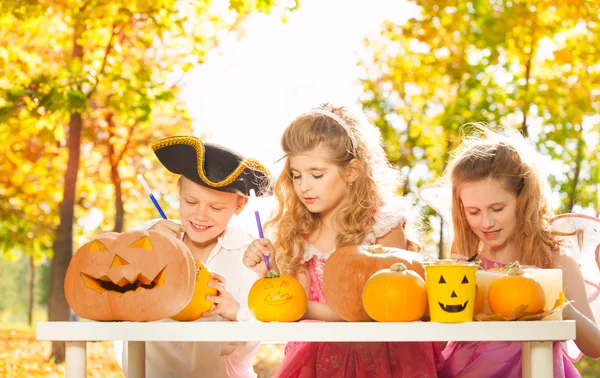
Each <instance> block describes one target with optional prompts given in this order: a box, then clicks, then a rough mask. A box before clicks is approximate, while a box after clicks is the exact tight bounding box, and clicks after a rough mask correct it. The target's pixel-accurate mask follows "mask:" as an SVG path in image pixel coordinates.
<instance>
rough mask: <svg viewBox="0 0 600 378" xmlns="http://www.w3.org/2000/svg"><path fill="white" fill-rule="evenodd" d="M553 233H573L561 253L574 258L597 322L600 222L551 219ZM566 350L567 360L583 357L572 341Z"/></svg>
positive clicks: (584, 217) (578, 216)
mask: <svg viewBox="0 0 600 378" xmlns="http://www.w3.org/2000/svg"><path fill="white" fill-rule="evenodd" d="M551 223H552V228H553V229H554V230H556V231H560V232H565V233H572V234H573V235H570V236H564V237H562V238H563V245H562V250H563V252H565V253H567V254H568V255H570V256H571V257H573V258H574V259H575V260H576V261H577V262H578V263H579V267H580V268H581V273H582V274H583V279H584V281H585V291H586V295H587V299H588V301H589V302H590V307H591V308H592V311H593V313H594V317H595V318H596V321H598V320H600V219H598V218H594V217H591V216H588V215H583V214H561V215H559V216H557V217H555V218H553V219H552V221H551ZM563 345H564V346H565V351H566V352H567V356H568V357H569V359H571V360H572V361H578V360H579V359H580V358H581V356H582V353H581V352H580V351H579V349H578V348H577V346H576V345H575V343H574V342H573V341H568V342H567V343H566V344H563Z"/></svg>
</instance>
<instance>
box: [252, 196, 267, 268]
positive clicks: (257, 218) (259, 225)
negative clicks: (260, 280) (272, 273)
mask: <svg viewBox="0 0 600 378" xmlns="http://www.w3.org/2000/svg"><path fill="white" fill-rule="evenodd" d="M250 197H252V198H256V193H255V192H254V189H250ZM254 217H255V218H256V228H258V236H259V237H260V238H261V239H264V238H265V235H264V234H263V228H262V223H261V222H260V214H259V213H258V210H254ZM263 258H264V259H265V265H266V266H267V269H269V258H268V257H267V256H264V255H263Z"/></svg>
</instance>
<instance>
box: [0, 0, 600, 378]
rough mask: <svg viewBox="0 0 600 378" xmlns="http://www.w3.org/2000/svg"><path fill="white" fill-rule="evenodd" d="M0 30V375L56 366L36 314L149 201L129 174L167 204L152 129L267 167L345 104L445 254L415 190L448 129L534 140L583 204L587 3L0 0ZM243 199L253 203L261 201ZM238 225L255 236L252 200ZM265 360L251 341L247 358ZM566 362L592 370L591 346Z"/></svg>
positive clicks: (598, 115)
mask: <svg viewBox="0 0 600 378" xmlns="http://www.w3.org/2000/svg"><path fill="white" fill-rule="evenodd" d="M0 41H1V42H2V43H1V44H0V324H1V328H0V375H2V374H4V375H6V376H15V377H17V376H18V377H22V376H36V375H37V376H59V375H60V374H62V372H64V365H62V364H61V361H62V360H63V358H64V349H63V348H62V346H61V345H60V344H59V343H56V344H55V345H51V344H50V343H37V342H35V341H34V339H35V336H34V326H35V322H36V321H45V320H48V319H50V320H66V319H68V318H69V316H70V314H69V308H68V305H67V304H66V301H65V299H64V295H63V292H62V291H63V287H62V282H63V279H64V274H65V272H66V268H67V266H68V264H69V260H70V257H71V255H72V253H73V252H74V251H75V250H76V249H77V248H78V246H79V245H81V244H82V243H83V242H85V241H86V240H87V239H88V238H90V237H91V236H93V235H96V234H98V233H101V232H106V231H113V230H114V231H125V230H128V229H129V228H131V227H134V226H135V225H137V224H139V223H141V222H143V221H145V220H148V219H150V218H156V217H158V213H157V212H156V209H155V208H154V207H153V206H152V203H151V202H150V200H149V199H148V196H147V195H146V194H145V192H144V190H143V188H142V187H141V185H140V184H139V182H138V181H137V180H136V179H135V176H136V174H138V173H142V174H143V175H144V176H145V178H146V180H147V181H148V183H149V185H150V187H151V188H152V190H153V191H154V193H155V195H156V196H157V198H158V200H159V202H160V203H161V205H162V207H163V209H164V210H165V212H166V214H167V216H168V217H177V206H178V205H177V198H176V178H177V177H176V176H174V175H173V174H171V173H169V172H168V171H166V170H165V169H164V168H163V167H162V166H160V164H159V162H158V160H156V159H155V157H154V155H153V153H152V151H151V149H150V147H149V146H150V143H151V142H152V141H154V140H156V139H159V138H162V137H166V136H172V135H195V136H198V137H201V138H204V139H205V140H207V141H212V142H217V143H222V144H225V145H227V146H229V147H231V148H233V149H237V150H239V151H240V152H242V153H244V154H246V155H248V156H252V157H254V158H257V159H259V160H261V161H263V162H264V163H265V164H266V165H267V166H269V167H270V168H272V169H273V172H274V174H275V175H277V174H279V171H280V169H281V164H278V163H276V161H277V160H278V159H279V158H280V157H281V156H282V152H281V150H280V147H279V137H280V135H281V132H282V131H283V129H284V128H285V127H286V126H287V125H288V123H289V122H290V121H291V120H293V119H294V117H296V116H297V115H299V114H300V113H301V112H304V111H306V110H308V109H310V108H311V107H314V106H316V105H318V104H319V103H322V102H336V103H357V102H358V103H360V104H361V105H362V106H363V108H364V110H365V112H366V113H367V115H368V116H369V117H370V118H371V119H372V120H373V122H374V123H375V124H376V125H377V126H378V127H379V128H380V129H381V131H382V134H383V137H384V145H385V149H386V152H387V154H388V157H389V159H390V162H391V163H392V164H393V165H395V166H396V167H397V168H398V169H399V170H400V171H401V172H402V173H403V175H404V176H405V178H406V181H405V184H404V185H403V186H402V187H401V188H399V189H398V190H399V193H400V194H403V195H408V196H410V198H412V199H413V204H414V215H415V216H416V217H419V218H422V220H423V224H424V234H423V240H422V242H423V244H424V246H425V250H426V252H427V253H431V254H434V255H441V256H443V255H444V254H445V253H446V251H447V245H446V244H447V243H444V239H445V237H446V234H445V229H444V227H443V224H442V222H441V219H440V218H439V217H438V216H437V215H436V214H435V213H434V212H433V211H432V210H431V209H430V208H428V207H427V206H425V205H424V204H423V203H422V202H421V201H419V200H418V199H417V196H416V190H417V188H419V187H420V186H422V185H424V184H428V183H434V182H438V180H439V179H440V177H441V175H442V174H443V171H444V168H445V165H446V163H447V159H448V153H449V152H450V151H451V150H452V149H453V148H454V147H456V146H457V145H458V144H459V143H460V138H461V135H462V132H463V131H464V129H461V126H462V125H464V124H466V123H469V122H486V123H489V124H490V125H503V126H513V127H516V128H518V129H519V131H520V132H521V133H522V134H523V135H524V136H525V137H526V139H527V140H528V141H529V142H530V143H531V145H532V146H535V148H536V149H537V150H538V151H539V152H540V169H542V170H543V171H544V172H545V173H546V174H547V179H548V183H549V185H548V188H547V189H548V193H549V195H550V198H551V205H552V206H553V207H554V209H555V211H556V212H557V213H564V212H579V213H585V214H588V215H592V216H596V217H597V216H598V215H599V211H600V206H599V200H600V197H599V189H600V166H599V163H598V162H599V161H600V146H599V145H600V3H599V2H598V1H593V0H589V1H586V0H570V1H558V0H511V1H502V0H482V1H478V0H472V1H458V0H455V1H444V2H441V1H429V0H417V1H402V0H371V1H368V2H367V1H358V0H345V1H344V0H297V1H294V0H289V1H286V0H281V1H277V0H231V1H221V0H198V1H192V0H156V1H151V2H147V1H142V0H133V1H118V0H54V1H53V0H39V1H34V0H2V1H1V2H0ZM461 130H463V131H461ZM256 206H258V207H259V209H260V210H261V212H262V213H264V214H263V218H266V217H267V216H268V213H269V211H270V209H271V208H272V203H271V202H270V201H269V200H257V203H256ZM235 222H238V223H240V224H242V225H247V226H248V227H247V229H248V231H249V232H255V229H254V224H253V217H252V214H251V213H250V212H246V214H242V215H241V216H240V217H238V219H236V220H235ZM109 349H110V346H109V345H106V344H105V343H97V344H95V345H94V347H93V348H91V349H90V350H89V356H90V357H89V358H90V360H88V369H90V374H91V376H99V377H106V376H111V374H112V375H114V376H121V375H120V372H119V369H118V366H116V364H115V361H114V358H112V356H111V355H110V350H109ZM281 356H282V352H281V346H272V345H265V346H263V347H261V351H260V352H259V354H258V355H257V357H256V366H257V372H259V373H260V374H261V375H262V376H265V377H266V376H270V375H271V374H272V372H273V370H274V369H275V368H276V367H277V365H278V363H279V361H280V358H281ZM90 361H91V362H90ZM578 368H579V370H580V371H581V373H582V375H584V376H588V377H598V376H600V363H599V362H598V361H591V360H586V359H583V360H582V361H581V362H580V363H578Z"/></svg>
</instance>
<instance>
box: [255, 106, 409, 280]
mask: <svg viewBox="0 0 600 378" xmlns="http://www.w3.org/2000/svg"><path fill="white" fill-rule="evenodd" d="M281 147H282V149H283V151H284V153H285V156H284V158H285V159H286V162H285V167H284V169H283V172H282V174H281V175H280V176H279V178H278V180H277V182H276V183H275V188H274V191H275V196H276V198H277V205H278V206H277V208H276V210H275V215H274V216H273V217H272V219H270V220H269V222H267V223H266V224H265V228H273V229H274V233H273V236H274V238H273V239H274V240H273V244H274V246H275V249H276V251H277V253H276V258H277V264H278V266H279V268H280V270H281V271H282V272H284V273H287V274H294V273H296V272H297V270H298V268H299V267H300V266H301V265H302V264H303V263H304V245H305V243H304V242H305V241H306V240H307V239H308V238H309V237H310V236H311V235H313V234H314V233H315V232H316V231H317V230H319V229H320V227H321V218H320V215H319V214H313V213H311V212H310V211H309V210H308V209H307V208H306V207H305V206H304V205H303V204H302V202H300V200H299V199H298V197H297V195H296V193H295V191H294V185H293V181H292V178H291V172H290V162H289V157H290V156H294V155H297V154H301V153H305V152H307V151H312V150H314V149H315V148H318V147H322V148H324V149H325V150H326V151H327V152H328V155H329V160H330V161H331V162H332V163H334V164H336V165H337V166H338V167H339V168H340V170H341V171H342V172H344V169H345V168H346V167H347V165H348V164H349V163H350V162H351V161H352V160H353V159H356V160H357V163H358V164H356V166H357V170H358V177H357V179H356V180H355V181H354V182H353V185H352V190H349V191H348V195H347V196H346V197H345V198H344V199H343V202H342V204H341V206H340V210H339V211H338V212H337V213H336V215H335V219H334V222H333V223H334V224H336V225H338V229H336V231H337V234H338V235H337V238H336V247H337V248H339V247H342V246H347V245H356V244H360V243H361V242H363V241H364V239H365V236H366V234H367V232H368V231H369V230H370V229H371V227H372V226H373V223H374V222H373V220H374V215H375V213H376V212H377V211H378V210H380V209H381V208H382V207H383V206H384V205H385V204H386V203H387V202H388V199H389V198H392V197H395V196H396V194H395V191H396V189H397V188H398V187H399V184H400V174H399V172H398V171H397V170H395V169H393V168H392V167H391V166H390V165H389V164H388V162H387V159H386V157H385V152H384V151H383V148H382V147H381V133H380V131H379V129H377V128H376V127H374V126H373V125H372V124H371V123H370V122H369V121H368V120H367V119H366V116H364V114H363V113H362V111H359V112H351V111H350V110H349V108H347V107H334V106H332V105H330V104H323V105H321V106H319V107H318V108H316V109H313V110H312V111H309V112H307V113H304V114H302V115H300V116H299V117H298V118H296V119H295V120H294V121H292V123H291V124H290V125H289V126H288V127H287V128H286V130H285V131H284V133H283V135H282V137H281ZM411 245H412V246H417V244H416V243H411Z"/></svg>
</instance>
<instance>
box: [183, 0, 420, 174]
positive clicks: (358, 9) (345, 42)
mask: <svg viewBox="0 0 600 378" xmlns="http://www.w3.org/2000/svg"><path fill="white" fill-rule="evenodd" d="M301 5H302V8H301V9H300V10H298V11H296V12H293V13H292V14H291V15H290V16H289V22H288V23H287V24H283V23H281V22H280V18H279V17H278V16H277V15H272V16H265V15H255V16H253V17H251V19H250V20H249V22H248V23H247V37H245V38H243V39H242V40H241V41H236V42H234V43H230V44H229V45H228V46H226V47H224V48H223V49H221V50H222V53H221V54H220V55H216V54H213V55H212V56H211V57H210V58H209V59H208V61H207V62H206V63H205V64H203V65H202V66H200V67H198V68H197V69H196V70H195V71H194V72H192V73H191V74H190V75H189V76H188V78H187V80H186V84H187V88H186V90H185V92H184V95H185V96H186V100H187V103H188V108H189V111H190V113H191V115H192V117H193V119H194V130H195V133H196V135H198V136H204V137H206V140H208V141H213V142H216V143H220V144H224V145H226V146H228V147H231V148H233V149H235V150H238V151H240V152H243V153H244V154H246V155H248V156H252V157H254V158H257V159H259V160H261V161H263V162H264V163H265V164H266V165H268V166H269V167H270V168H271V167H273V166H272V163H273V162H274V161H276V160H277V159H279V158H280V157H281V155H282V153H281V150H280V147H279V138H280V136H281V133H282V131H283V130H284V129H285V127H286V126H287V125H288V124H289V123H290V122H291V121H292V120H293V119H294V118H295V117H296V116H298V115H299V114H301V113H302V112H304V111H306V110H309V109H310V108H312V107H314V106H316V105H318V104H319V103H322V102H327V101H329V102H331V101H334V102H341V103H348V102H350V103H353V102H356V101H357V98H358V95H359V94H360V88H359V86H358V82H357V77H358V69H357V67H356V51H357V50H359V49H360V48H361V46H362V41H363V39H364V37H365V35H367V34H370V33H375V32H377V30H378V26H379V25H380V24H381V23H382V22H383V21H384V19H386V18H390V17H392V18H393V19H394V20H397V21H400V22H402V21H403V20H407V19H408V17H409V16H410V15H412V14H414V12H415V9H414V7H413V6H412V5H410V4H407V3H406V2H404V1H401V0H400V1H399V0H389V1H386V0H372V1H369V2H366V1H362V0H301Z"/></svg>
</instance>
